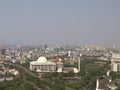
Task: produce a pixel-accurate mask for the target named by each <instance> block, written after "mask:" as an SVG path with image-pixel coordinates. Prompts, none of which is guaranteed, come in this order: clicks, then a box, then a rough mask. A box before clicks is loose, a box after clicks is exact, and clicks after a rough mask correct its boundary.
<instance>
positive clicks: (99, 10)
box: [0, 0, 120, 46]
mask: <svg viewBox="0 0 120 90" xmlns="http://www.w3.org/2000/svg"><path fill="white" fill-rule="evenodd" d="M119 8H120V1H119V0H115V1H113V0H104V1H103V0H99V1H96V0H90V1H89V0H80V1H77V0H76V1H73V0H64V1H56V0H50V1H49V0H46V1H39V0H36V1H32V0H26V1H24V0H22V1H15V0H10V1H9V0H6V1H0V11H1V12H0V42H1V43H3V44H24V45H31V44H32V45H38V44H50V45H51V44H52V45H53V44H55V45H59V44H60V45H66V44H72V45H73V44H77V45H86V44H87V45H89V44H95V45H102V46H113V45H115V46H120V41H119V38H120V35H119V33H120V30H119V29H120V10H119Z"/></svg>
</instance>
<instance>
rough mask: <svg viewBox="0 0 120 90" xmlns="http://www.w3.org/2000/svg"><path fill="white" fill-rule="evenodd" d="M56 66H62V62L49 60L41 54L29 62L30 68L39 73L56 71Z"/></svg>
mask: <svg viewBox="0 0 120 90" xmlns="http://www.w3.org/2000/svg"><path fill="white" fill-rule="evenodd" d="M58 68H63V63H62V62H59V63H55V62H50V61H48V60H47V59H46V58H45V57H43V56H41V57H39V58H38V60H37V61H32V62H30V70H32V71H36V72H39V73H44V72H56V70H57V69H58Z"/></svg>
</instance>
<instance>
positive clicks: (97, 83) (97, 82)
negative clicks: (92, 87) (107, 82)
mask: <svg viewBox="0 0 120 90" xmlns="http://www.w3.org/2000/svg"><path fill="white" fill-rule="evenodd" d="M98 88H99V79H97V81H96V90H98Z"/></svg>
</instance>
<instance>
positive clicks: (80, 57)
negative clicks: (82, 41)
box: [78, 54, 82, 72]
mask: <svg viewBox="0 0 120 90" xmlns="http://www.w3.org/2000/svg"><path fill="white" fill-rule="evenodd" d="M81 56H82V54H80V56H79V57H78V71H79V72H80V58H81Z"/></svg>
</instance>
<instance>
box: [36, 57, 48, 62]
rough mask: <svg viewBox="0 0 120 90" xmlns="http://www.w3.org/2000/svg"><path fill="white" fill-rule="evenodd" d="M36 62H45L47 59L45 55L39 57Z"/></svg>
mask: <svg viewBox="0 0 120 90" xmlns="http://www.w3.org/2000/svg"><path fill="white" fill-rule="evenodd" d="M37 62H41V63H44V62H47V59H46V58H45V57H43V56H42V57H39V58H38V60H37Z"/></svg>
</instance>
